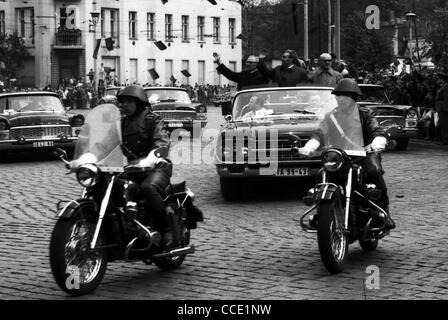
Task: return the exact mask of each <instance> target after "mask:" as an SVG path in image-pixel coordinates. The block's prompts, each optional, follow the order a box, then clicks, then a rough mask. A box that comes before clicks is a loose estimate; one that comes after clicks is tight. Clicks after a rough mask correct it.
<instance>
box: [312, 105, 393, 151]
mask: <svg viewBox="0 0 448 320" xmlns="http://www.w3.org/2000/svg"><path fill="white" fill-rule="evenodd" d="M358 109H359V118H360V121H361V128H362V135H363V139H364V146H367V145H369V144H371V143H372V141H373V139H375V138H376V137H386V138H387V136H386V133H385V131H384V129H383V128H381V127H380V126H379V124H378V121H377V120H376V117H375V113H374V112H373V111H372V110H370V109H368V108H365V107H360V106H358ZM335 112H337V111H335ZM330 114H331V113H328V114H326V115H325V118H324V120H323V121H327V123H331V121H330V120H329V116H330ZM319 134H321V133H318V134H315V135H314V136H313V138H314V139H316V140H319V141H321V137H320V136H319Z"/></svg>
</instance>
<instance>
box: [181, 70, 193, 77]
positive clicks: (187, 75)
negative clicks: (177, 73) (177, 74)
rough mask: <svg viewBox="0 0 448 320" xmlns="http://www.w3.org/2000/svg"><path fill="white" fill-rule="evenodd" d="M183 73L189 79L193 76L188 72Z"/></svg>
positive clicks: (183, 71)
mask: <svg viewBox="0 0 448 320" xmlns="http://www.w3.org/2000/svg"><path fill="white" fill-rule="evenodd" d="M181 72H182V74H183V75H184V76H186V77H187V78H189V77H191V74H190V72H188V70H182V71H181Z"/></svg>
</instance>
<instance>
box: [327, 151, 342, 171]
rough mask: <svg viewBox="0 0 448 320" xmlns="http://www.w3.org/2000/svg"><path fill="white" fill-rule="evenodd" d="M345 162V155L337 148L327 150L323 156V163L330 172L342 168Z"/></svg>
mask: <svg viewBox="0 0 448 320" xmlns="http://www.w3.org/2000/svg"><path fill="white" fill-rule="evenodd" d="M343 163H344V157H343V156H342V153H341V152H339V151H336V150H331V151H328V152H326V153H325V154H324V155H323V156H322V165H323V166H324V169H325V170H326V171H328V172H336V171H338V170H339V169H341V168H342V164H343Z"/></svg>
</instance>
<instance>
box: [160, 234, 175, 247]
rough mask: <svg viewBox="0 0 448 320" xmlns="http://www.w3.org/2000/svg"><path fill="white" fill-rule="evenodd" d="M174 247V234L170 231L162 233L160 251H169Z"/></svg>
mask: <svg viewBox="0 0 448 320" xmlns="http://www.w3.org/2000/svg"><path fill="white" fill-rule="evenodd" d="M173 246H174V233H173V231H172V230H168V231H165V232H162V249H169V248H171V247H173Z"/></svg>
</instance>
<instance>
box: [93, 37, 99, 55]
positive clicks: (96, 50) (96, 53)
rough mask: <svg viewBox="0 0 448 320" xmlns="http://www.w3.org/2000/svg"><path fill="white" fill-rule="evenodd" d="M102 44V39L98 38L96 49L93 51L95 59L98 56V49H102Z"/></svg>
mask: <svg viewBox="0 0 448 320" xmlns="http://www.w3.org/2000/svg"><path fill="white" fill-rule="evenodd" d="M100 45H101V39H96V46H95V50H94V51H93V59H96V58H97V57H98V50H100Z"/></svg>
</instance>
